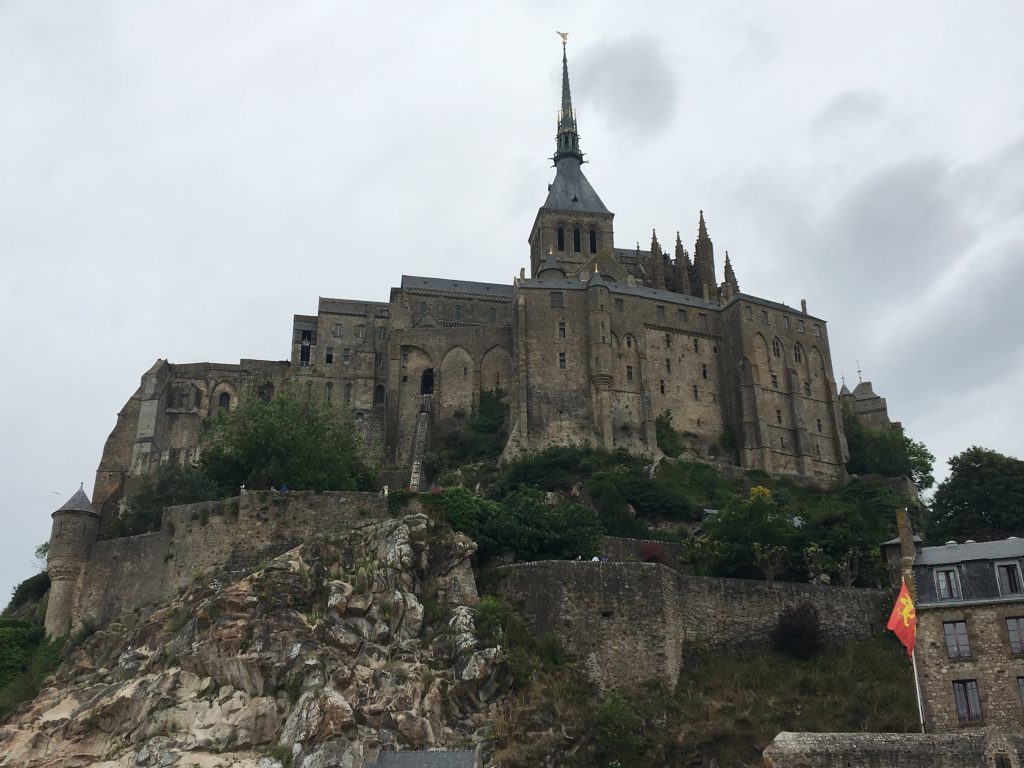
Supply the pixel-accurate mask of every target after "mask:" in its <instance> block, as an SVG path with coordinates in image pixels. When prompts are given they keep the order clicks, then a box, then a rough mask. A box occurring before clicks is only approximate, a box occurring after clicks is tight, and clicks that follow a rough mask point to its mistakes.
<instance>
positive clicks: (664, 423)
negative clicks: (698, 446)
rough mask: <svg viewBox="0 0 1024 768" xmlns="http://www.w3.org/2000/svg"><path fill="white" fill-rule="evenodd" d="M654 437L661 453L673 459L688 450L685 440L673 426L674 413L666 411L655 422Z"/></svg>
mask: <svg viewBox="0 0 1024 768" xmlns="http://www.w3.org/2000/svg"><path fill="white" fill-rule="evenodd" d="M654 436H655V439H656V440H657V441H658V448H659V449H660V450H661V452H662V453H664V454H665V455H666V456H670V457H672V458H673V459H674V458H676V457H677V456H679V455H680V454H681V453H682V452H683V450H684V449H685V448H686V445H685V444H684V443H683V439H682V438H681V437H680V436H679V433H678V432H677V431H676V428H675V427H673V426H672V411H665V412H664V413H663V414H661V416H658V417H657V418H656V419H655V420H654Z"/></svg>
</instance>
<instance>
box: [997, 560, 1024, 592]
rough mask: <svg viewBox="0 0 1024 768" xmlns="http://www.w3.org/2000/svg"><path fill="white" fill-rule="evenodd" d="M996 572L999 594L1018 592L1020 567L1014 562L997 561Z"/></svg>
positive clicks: (1019, 589) (1019, 587) (1019, 590)
mask: <svg viewBox="0 0 1024 768" xmlns="http://www.w3.org/2000/svg"><path fill="white" fill-rule="evenodd" d="M996 574H997V576H998V577H999V594H1001V595H1019V594H1020V592H1021V583H1020V568H1019V567H1018V565H1017V564H1016V563H997V564H996Z"/></svg>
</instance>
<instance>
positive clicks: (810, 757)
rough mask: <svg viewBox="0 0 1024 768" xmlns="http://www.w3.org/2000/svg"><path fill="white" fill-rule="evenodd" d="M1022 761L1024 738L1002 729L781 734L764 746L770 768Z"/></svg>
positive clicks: (909, 767)
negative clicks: (927, 732) (954, 732)
mask: <svg viewBox="0 0 1024 768" xmlns="http://www.w3.org/2000/svg"><path fill="white" fill-rule="evenodd" d="M1000 755H1001V756H1004V757H1006V758H1007V761H1008V762H1007V763H1006V764H1007V765H1011V766H1014V767H1015V768H1016V767H1017V766H1020V765H1022V764H1024V763H1022V760H1024V737H1022V736H1020V735H1011V734H1006V733H998V732H987V733H986V732H984V731H974V732H972V733H960V734H932V733H929V734H923V733H787V732H783V733H780V734H779V735H778V736H776V737H775V741H773V742H772V743H771V744H770V745H769V747H768V749H766V750H765V751H764V763H765V766H766V768H819V767H820V766H826V765H841V766H844V768H966V766H991V765H999V763H998V762H996V758H997V756H1000Z"/></svg>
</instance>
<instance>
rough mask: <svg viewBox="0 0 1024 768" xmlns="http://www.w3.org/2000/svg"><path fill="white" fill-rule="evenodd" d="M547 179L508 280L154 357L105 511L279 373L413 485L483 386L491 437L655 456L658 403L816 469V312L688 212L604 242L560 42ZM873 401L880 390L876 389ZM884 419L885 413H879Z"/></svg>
mask: <svg viewBox="0 0 1024 768" xmlns="http://www.w3.org/2000/svg"><path fill="white" fill-rule="evenodd" d="M553 160H554V167H555V178H554V181H553V182H552V183H550V184H549V185H548V190H547V198H546V199H545V200H544V202H543V204H542V205H541V207H540V209H539V210H538V212H537V217H536V219H535V221H534V224H533V228H532V230H531V231H530V232H529V238H528V242H529V249H530V271H529V276H527V275H526V273H525V270H523V272H522V273H521V276H520V277H519V278H518V279H516V280H514V281H513V283H512V284H511V285H509V284H503V283H479V282H470V281H466V280H459V279H453V278H441V277H414V276H410V275H404V276H403V277H402V280H401V283H400V285H399V286H397V287H394V288H392V289H391V292H390V297H389V300H388V301H386V302H363V301H350V300H346V299H332V298H321V299H320V300H319V306H318V308H317V312H316V314H315V315H296V316H295V319H294V324H293V328H292V346H291V360H290V361H287V362H286V361H281V362H273V361H262V360H245V359H243V360H241V361H240V363H238V364H237V365H233V364H232V365H227V364H225V365H221V364H213V363H189V364H184V365H182V364H172V363H169V362H167V361H166V360H158V361H157V362H156V364H154V365H153V367H152V368H151V369H150V370H149V371H147V372H146V373H145V374H144V375H143V377H142V384H141V386H140V387H139V389H138V391H137V392H136V393H135V394H134V395H133V396H132V397H131V399H130V400H129V401H128V403H127V404H126V405H125V406H124V408H123V409H122V411H121V413H120V414H119V415H118V420H117V425H116V427H115V428H114V431H113V432H112V434H111V435H110V438H109V439H108V441H107V444H106V446H105V449H104V452H103V458H102V461H101V464H100V467H99V469H98V472H97V478H96V486H95V491H94V508H95V509H96V511H97V512H98V513H99V514H101V515H102V517H103V519H104V526H103V527H104V529H105V528H106V525H107V524H108V523H109V522H110V521H112V520H113V519H114V517H115V516H116V515H117V510H118V502H119V501H120V499H121V498H123V496H124V494H125V492H126V491H130V489H131V484H132V478H134V477H138V476H139V475H142V474H144V473H146V472H148V471H150V469H151V468H153V467H155V466H156V465H158V464H160V463H162V462H168V461H177V462H185V461H192V460H195V459H196V458H197V457H198V451H199V428H200V424H201V422H202V420H203V419H204V418H205V417H207V416H209V415H210V414H211V413H213V412H215V411H216V410H217V409H219V408H230V407H232V406H234V405H235V403H236V402H237V400H238V397H239V395H240V393H241V392H242V391H243V390H245V389H247V388H252V389H253V390H255V391H256V392H257V393H258V394H259V395H260V396H263V397H269V396H271V395H272V394H273V392H274V390H275V388H276V387H278V386H280V384H281V383H282V382H283V381H285V380H297V381H299V382H302V383H303V386H304V387H305V389H306V391H307V392H308V393H309V395H310V396H311V397H317V398H323V399H324V400H326V401H328V402H330V403H336V404H337V407H338V408H344V409H346V410H350V411H351V412H352V413H353V415H354V418H355V422H356V425H357V428H358V429H359V432H360V435H361V437H362V440H363V446H364V449H365V450H366V452H367V454H368V456H369V457H371V458H372V459H374V460H376V461H378V462H379V463H380V464H381V465H382V467H383V468H384V470H385V471H386V473H387V474H386V476H387V477H390V478H392V479H393V480H400V481H401V482H403V483H411V484H412V485H413V486H418V485H419V483H421V482H423V481H424V480H425V478H423V476H422V471H421V460H422V455H423V452H424V450H425V448H426V447H427V445H428V444H429V439H430V431H431V429H437V428H438V426H439V425H444V426H445V428H457V427H458V425H459V423H460V421H461V420H464V419H466V418H467V417H468V415H469V414H470V413H471V412H472V411H473V408H474V407H475V406H476V405H477V404H478V403H479V399H480V394H481V392H483V391H487V390H498V389H500V390H502V391H503V392H504V393H505V395H506V402H507V404H508V409H509V430H510V437H509V441H508V445H507V447H506V450H505V454H506V456H512V455H515V454H516V453H517V452H522V451H532V450H538V449H542V448H544V447H546V446H549V445H553V444H570V443H574V444H581V445H594V446H600V447H603V448H609V449H612V448H625V449H627V450H629V451H634V452H638V453H644V454H650V455H657V454H658V446H657V442H656V439H655V420H656V419H657V418H658V417H659V416H662V415H664V414H671V421H672V424H673V425H674V427H675V428H676V429H677V430H679V431H681V432H686V433H691V434H692V435H693V436H694V438H693V439H694V441H695V443H697V444H699V445H703V446H705V447H706V448H707V449H708V451H709V452H713V451H714V450H716V448H715V446H719V445H721V446H725V449H724V450H723V451H722V452H723V453H726V454H733V455H735V456H736V457H738V460H739V462H740V464H741V465H742V466H743V467H747V468H757V469H762V470H765V471H768V472H774V473H789V474H794V475H800V476H803V477H806V478H812V479H815V480H817V481H818V482H821V483H824V484H827V483H832V482H834V481H837V480H840V479H842V478H843V476H844V469H843V465H844V461H845V459H846V454H847V449H846V440H845V438H844V435H843V427H842V419H841V415H840V408H839V402H840V401H839V394H838V393H837V390H836V383H835V378H834V376H833V373H832V362H831V358H830V354H829V342H828V332H827V330H826V324H825V321H824V320H822V319H821V318H819V317H814V316H811V315H809V314H807V311H806V304H805V303H803V302H802V303H801V304H802V306H801V307H800V308H799V309H797V308H794V307H790V306H787V305H785V304H781V303H779V302H775V301H769V300H766V299H762V298H757V297H755V296H752V295H750V294H746V293H741V292H740V287H739V282H738V281H737V278H736V273H735V271H734V269H733V266H732V264H731V262H730V259H729V256H728V254H726V257H725V264H724V275H723V278H724V279H723V280H721V281H719V279H718V270H717V267H716V264H715V251H714V246H713V245H712V241H711V237H710V235H709V233H708V228H707V226H706V224H705V221H704V216H703V212H702V213H701V214H700V215H699V217H696V218H697V222H696V230H697V237H696V242H695V244H694V247H693V251H692V254H691V252H690V251H688V250H687V249H686V248H685V247H684V246H683V243H682V239H681V237H680V236H679V235H678V234H677V235H676V239H675V244H674V249H672V250H673V253H672V254H671V255H670V254H669V253H668V252H667V251H666V250H665V249H663V247H662V245H661V244H660V242H659V240H658V238H657V236H656V235H654V236H652V238H651V246H650V250H646V251H642V250H640V249H639V248H618V247H616V245H615V238H614V227H613V220H614V214H613V213H612V212H611V211H609V210H608V208H607V207H606V206H605V204H604V202H603V201H602V200H601V197H600V196H599V195H598V194H597V192H596V191H595V190H594V188H593V187H592V186H591V184H590V182H589V181H587V178H586V176H584V174H583V169H582V164H583V152H582V151H581V150H580V138H579V133H578V132H577V125H576V115H575V113H574V111H573V108H572V98H571V95H570V90H569V69H568V62H567V60H566V56H565V50H564V46H563V56H562V101H561V109H560V112H559V120H558V134H557V138H556V144H555V154H554V157H553ZM882 402H883V403H884V401H882ZM883 417H884V420H887V418H888V417H887V414H883Z"/></svg>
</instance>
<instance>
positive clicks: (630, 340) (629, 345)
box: [626, 336, 633, 349]
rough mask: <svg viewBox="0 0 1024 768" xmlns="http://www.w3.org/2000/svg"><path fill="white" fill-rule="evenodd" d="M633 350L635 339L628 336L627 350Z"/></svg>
mask: <svg viewBox="0 0 1024 768" xmlns="http://www.w3.org/2000/svg"><path fill="white" fill-rule="evenodd" d="M632 348H633V337H632V336H627V337H626V349H632Z"/></svg>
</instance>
